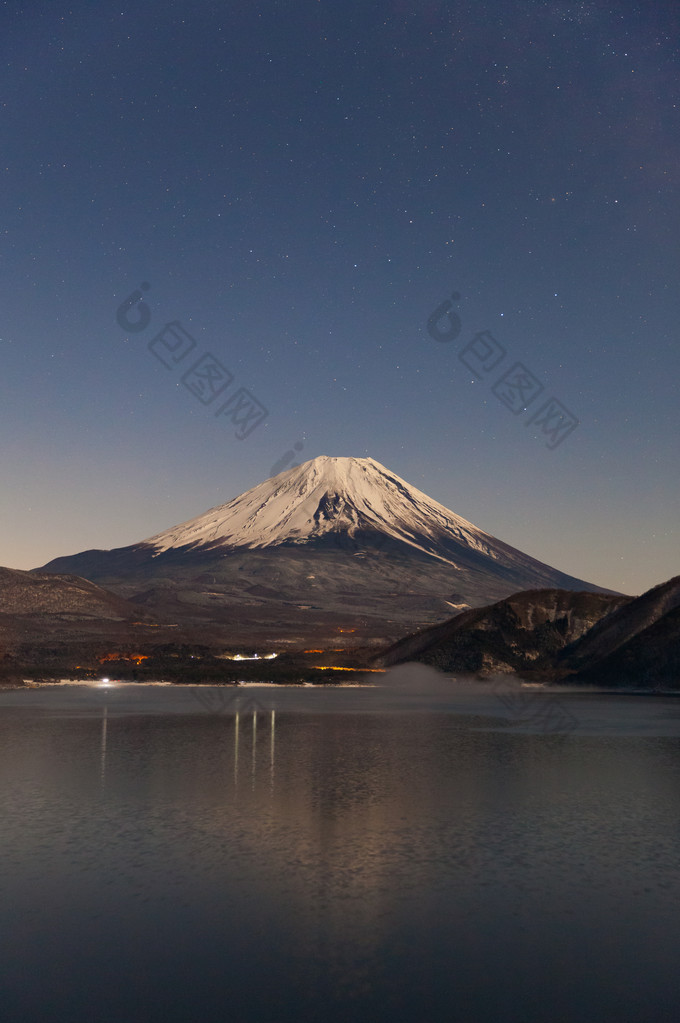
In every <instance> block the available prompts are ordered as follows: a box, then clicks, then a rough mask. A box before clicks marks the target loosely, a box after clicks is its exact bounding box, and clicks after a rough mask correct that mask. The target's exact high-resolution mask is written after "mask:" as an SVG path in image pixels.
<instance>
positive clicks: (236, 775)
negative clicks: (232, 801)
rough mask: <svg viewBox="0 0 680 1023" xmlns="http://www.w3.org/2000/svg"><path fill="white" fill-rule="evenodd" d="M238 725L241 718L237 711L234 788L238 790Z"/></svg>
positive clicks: (235, 722) (235, 719) (235, 720)
mask: <svg viewBox="0 0 680 1023" xmlns="http://www.w3.org/2000/svg"><path fill="white" fill-rule="evenodd" d="M238 724H239V717H238V711H236V717H235V718H234V788H238Z"/></svg>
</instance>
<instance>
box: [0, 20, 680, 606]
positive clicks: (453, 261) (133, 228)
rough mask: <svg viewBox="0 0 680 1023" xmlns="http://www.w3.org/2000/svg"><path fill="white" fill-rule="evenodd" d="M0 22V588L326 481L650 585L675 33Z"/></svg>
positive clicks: (674, 282) (672, 190) (670, 478)
mask: <svg viewBox="0 0 680 1023" xmlns="http://www.w3.org/2000/svg"><path fill="white" fill-rule="evenodd" d="M0 12H1V13H0V40H1V41H0V48H1V50H2V90H1V107H0V110H1V121H0V124H1V143H0V174H1V178H0V182H1V186H2V187H1V188H0V208H1V216H0V238H1V240H2V245H1V253H0V254H1V257H2V263H1V288H2V295H1V301H0V369H1V376H0V379H1V381H2V383H1V387H2V400H1V401H0V426H1V429H2V436H3V438H4V442H3V444H2V449H1V454H0V466H1V480H2V494H1V505H0V507H1V512H2V518H1V521H2V530H1V534H0V535H1V542H0V564H1V565H5V566H9V567H14V568H24V569H27V568H34V567H36V566H38V565H42V564H44V563H45V562H46V561H48V560H49V559H51V558H53V557H57V556H59V555H66V554H73V553H76V552H77V551H81V550H84V549H87V548H91V547H98V548H111V547H118V546H124V545H126V544H130V543H134V542H137V541H139V540H142V539H144V538H145V537H148V536H150V535H152V534H154V533H157V532H159V531H161V530H162V529H165V528H166V527H169V526H171V525H173V524H175V523H178V522H181V521H183V520H185V519H188V518H190V517H192V516H194V515H197V514H199V513H201V512H203V511H205V510H206V509H207V508H209V507H211V506H213V505H217V504H221V503H223V502H225V501H228V500H230V499H231V498H233V497H235V496H237V495H238V494H240V493H242V492H243V491H244V490H246V489H248V488H249V487H251V486H254V485H255V484H256V483H259V482H260V481H261V480H263V479H265V478H266V477H268V476H269V475H271V473H272V470H273V469H274V468H275V467H276V471H280V469H281V468H285V467H288V465H290V464H292V463H293V461H304V460H306V459H308V458H313V457H315V456H316V455H320V454H327V455H354V456H359V457H364V456H367V455H370V456H371V457H373V458H375V459H377V460H378V461H379V462H382V463H383V464H384V465H386V466H387V467H388V468H389V469H391V470H393V471H394V472H396V473H397V474H398V475H400V476H402V477H403V478H405V479H406V480H408V481H409V482H410V483H412V484H413V485H415V486H416V487H419V488H420V489H421V490H424V491H425V492H426V493H427V494H429V495H430V496H431V497H433V498H435V499H436V500H438V501H441V502H442V503H443V504H445V505H446V506H447V507H449V508H451V509H452V510H453V511H454V512H456V513H457V514H459V515H462V516H464V517H465V518H467V519H469V520H471V521H472V522H474V523H475V524H476V525H477V526H479V527H481V528H483V529H485V530H487V531H488V532H490V533H492V534H494V535H495V536H497V537H499V538H500V539H502V540H504V541H506V542H508V543H510V544H512V545H513V546H516V547H519V548H520V549H521V550H523V551H525V552H526V553H528V554H531V555H533V556H534V557H537V558H539V559H540V560H542V561H545V562H547V563H549V564H551V565H553V566H554V567H556V568H559V569H561V570H562V571H565V572H568V573H571V574H573V575H576V576H579V577H582V578H586V579H588V580H590V581H592V582H596V583H599V584H601V585H603V586H605V587H610V588H613V589H617V590H621V591H624V592H628V593H639V592H641V591H642V590H644V589H647V588H648V587H650V586H652V585H654V584H655V583H657V582H661V581H662V580H664V579H667V578H668V577H670V576H672V575H675V574H678V573H680V530H679V528H678V517H679V511H680V472H679V471H678V438H679V437H680V402H679V400H678V398H679V387H678V378H679V374H680V353H679V340H680V337H679V334H680V331H679V327H678V325H679V324H680V299H679V289H678V280H679V266H680V259H679V255H680V253H679V239H680V217H679V212H680V201H679V198H678V196H679V192H678V187H679V186H680V126H679V123H678V122H679V114H680V87H679V81H680V75H679V60H678V56H679V49H678V47H679V40H680V5H678V4H677V3H675V2H672V3H671V2H667V3H664V2H648V3H632V2H627V0H623V2H621V3H617V4H601V3H567V2H559V0H555V2H549V3H543V2H533V0H525V2H512V0H510V2H507V0H503V2H501V0H498V2H493V0H489V2H479V3H456V2H441V0H439V2H435V0H432V2H430V0H422V2H420V3H413V2H410V3H409V2H406V0H380V2H367V0H361V2H358V0H334V2H331V0H279V2H276V0H270V2H262V3H259V2H257V0H249V2H248V3H242V4H236V3H229V2H220V3H217V2H205V0H203V2H202V0H192V2H191V3H189V2H183V0H176V2H173V0H163V2H162V3H161V2H148V0H139V2H136V3H135V4H134V5H131V4H127V3H125V2H122V3H120V4H118V5H113V4H93V3H91V2H87V3H86V2H78V0H74V2H72V3H69V4H63V3H59V2H55V3H50V4H27V3H21V2H18V0H16V2H15V0H8V2H5V3H2V4H1V6H0ZM142 284H144V285H145V286H146V288H145V289H141V288H140V286H141V285H142ZM135 291H138V292H139V295H138V297H143V302H144V303H145V305H142V306H139V305H137V306H135V307H134V308H133V307H132V305H131V303H132V300H130V302H129V303H128V304H127V305H126V300H127V299H128V298H129V296H131V295H132V293H133V292H135ZM452 296H456V297H455V299H454V298H452ZM447 302H448V303H449V305H448V306H447V305H444V303H447ZM439 307H441V311H442V317H441V318H440V319H436V321H435V320H431V319H430V318H431V317H432V316H433V314H434V312H435V310H437V309H438V308H439ZM428 321H430V322H429V326H428ZM168 324H170V327H168V326H167V325H168ZM126 325H127V326H126ZM296 445H297V449H296V447H295V446H296Z"/></svg>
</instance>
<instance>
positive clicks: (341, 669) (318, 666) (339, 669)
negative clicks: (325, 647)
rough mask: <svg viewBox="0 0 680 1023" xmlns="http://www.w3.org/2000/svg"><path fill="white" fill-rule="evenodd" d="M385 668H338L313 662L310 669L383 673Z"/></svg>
mask: <svg viewBox="0 0 680 1023" xmlns="http://www.w3.org/2000/svg"><path fill="white" fill-rule="evenodd" d="M386 670H387V669H386V668H338V667H335V666H334V665H332V664H313V665H312V671H353V672H355V673H361V674H362V675H367V674H368V672H369V671H370V672H378V673H379V674H380V675H384V674H385V671H386Z"/></svg>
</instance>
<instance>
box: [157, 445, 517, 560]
mask: <svg viewBox="0 0 680 1023" xmlns="http://www.w3.org/2000/svg"><path fill="white" fill-rule="evenodd" d="M369 533H381V534H383V535H384V536H386V537H391V538H392V539H393V540H396V541H400V542H401V543H405V544H407V545H408V546H410V547H413V548H414V549H416V550H419V551H422V552H423V553H425V554H429V555H431V556H433V557H436V558H440V559H441V560H442V561H448V562H449V563H451V564H453V563H454V562H453V558H452V549H450V548H451V544H452V543H454V544H462V545H464V546H465V547H466V548H469V549H470V550H475V551H479V552H480V553H482V554H486V555H488V556H490V557H496V556H497V555H496V554H495V553H494V543H495V541H494V539H493V537H490V536H488V535H487V534H486V533H484V532H482V530H481V529H477V527H476V526H473V525H472V523H471V522H467V521H466V520H465V519H462V518H460V516H458V515H454V513H453V512H451V511H449V510H448V508H445V507H444V506H443V505H442V504H438V502H437V501H433V500H432V498H430V497H428V496H427V494H424V493H422V491H420V490H416V488H415V487H412V486H411V485H410V484H409V483H407V482H406V481H405V480H402V479H401V478H400V477H399V476H396V475H395V474H394V473H393V472H390V471H389V469H386V468H385V466H384V465H381V464H380V463H379V462H376V461H375V460H374V459H373V458H332V457H329V456H327V455H321V456H320V457H318V458H313V459H312V460H311V461H309V462H305V463H304V464H303V465H299V466H296V467H295V468H293V469H288V470H286V471H285V472H282V473H279V475H278V476H274V477H273V478H272V479H268V480H265V481H264V483H260V484H259V485H258V486H256V487H253V488H252V490H248V491H247V492H246V493H245V494H242V495H241V496H240V497H236V498H234V500H233V501H229V502H228V503H227V504H222V505H219V506H218V507H216V508H212V509H210V511H207V512H205V514H203V515H199V516H198V517H197V518H195V519H190V520H189V521H188V522H183V523H182V524H181V525H179V526H174V527H173V528H171V529H166V530H164V532H162V533H158V534H157V535H156V536H152V537H151V538H150V539H149V540H146V541H145V543H147V544H148V545H149V546H150V547H153V548H154V549H155V550H156V551H157V552H159V553H160V552H161V551H167V550H171V549H178V548H187V547H194V548H198V547H202V548H206V547H249V548H258V547H274V546H278V545H280V544H303V543H304V544H306V543H310V542H312V541H315V540H320V539H321V538H327V537H329V535H330V534H336V535H338V534H346V535H347V536H348V537H359V536H363V535H365V534H369Z"/></svg>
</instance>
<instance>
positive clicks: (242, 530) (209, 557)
mask: <svg viewBox="0 0 680 1023" xmlns="http://www.w3.org/2000/svg"><path fill="white" fill-rule="evenodd" d="M41 571H47V572H58V573H71V574H77V575H80V576H84V577H85V578H86V579H89V580H91V581H93V582H96V583H97V584H99V585H102V586H106V587H107V588H108V589H110V590H112V591H113V592H114V593H117V594H119V595H120V596H123V597H125V598H127V599H128V600H132V601H135V602H137V603H138V604H142V605H145V606H146V607H147V608H148V609H149V610H153V611H154V613H156V614H157V615H163V616H164V617H166V619H167V617H168V616H170V617H173V618H174V619H176V620H177V621H178V622H180V623H181V624H183V625H187V624H194V625H195V626H197V627H198V626H203V627H208V626H210V625H211V624H214V625H215V626H217V625H220V627H221V628H220V631H221V632H224V629H225V628H227V631H230V630H231V631H233V633H234V635H237V634H238V635H241V636H244V635H247V636H249V637H252V638H253V639H254V638H255V637H259V636H264V635H267V636H269V637H271V636H272V633H273V631H274V632H276V634H277V635H278V636H286V637H290V638H291V639H294V638H299V639H304V640H305V641H306V640H307V639H311V638H313V637H315V636H316V637H320V636H322V635H323V636H324V637H325V638H328V637H329V636H333V635H335V636H337V635H338V633H340V632H349V633H356V637H355V638H356V639H359V638H360V637H361V638H365V639H368V638H369V637H371V638H374V639H376V640H384V639H385V638H391V637H397V636H399V635H401V634H403V632H404V631H405V629H408V630H411V629H413V628H414V627H421V626H423V625H427V624H430V623H432V622H437V621H441V620H443V619H445V618H447V617H450V615H451V609H452V608H453V609H455V610H463V609H465V608H467V607H471V606H474V607H477V606H480V605H483V604H488V603H491V602H493V601H497V600H501V599H502V598H504V597H507V596H509V595H510V594H512V593H515V592H517V591H518V590H523V589H538V588H559V589H568V590H588V591H595V592H598V591H599V592H610V591H604V590H602V588H601V587H597V586H595V585H593V584H591V583H587V582H584V581H583V580H581V579H576V578H574V577H573V576H569V575H565V574H564V573H563V572H560V571H558V570H556V569H554V568H551V567H549V566H548V565H545V564H543V563H541V562H539V561H537V560H535V559H534V558H531V557H529V556H528V555H526V554H523V553H522V552H521V551H518V550H516V549H515V548H513V547H510V546H509V545H507V544H505V543H503V542H502V541H501V540H498V539H496V538H495V537H493V536H491V535H490V534H489V533H486V532H484V531H483V530H481V529H479V528H478V527H477V526H474V525H473V524H472V523H471V522H468V521H467V520H466V519H463V518H461V517H460V516H458V515H456V514H454V512H452V511H449V509H447V508H445V507H444V506H443V505H441V504H439V503H438V502H437V501H434V500H432V498H430V497H428V496H427V495H426V494H424V493H423V492H422V491H420V490H417V489H416V488H415V487H413V486H411V485H410V484H409V483H407V482H406V481H405V480H403V479H401V478H400V477H399V476H397V475H395V474H394V473H393V472H390V470H388V469H386V468H385V467H384V466H383V465H380V463H379V462H376V461H375V460H374V459H372V458H341V457H329V456H320V457H318V458H314V459H312V460H311V461H308V462H305V463H304V464H302V465H299V466H295V467H293V468H292V469H288V470H286V471H285V472H282V473H279V475H278V476H274V477H273V478H271V479H268V480H265V481H264V482H263V483H260V484H259V485H257V486H255V487H253V488H252V489H251V490H248V491H247V492H246V493H244V494H242V495H240V496H239V497H236V498H234V499H233V500H231V501H229V502H227V503H226V504H222V505H219V506H217V507H215V508H212V509H210V510H209V511H207V512H205V513H204V514H202V515H199V516H197V517H196V518H193V519H190V520H188V521H187V522H183V523H181V524H180V525H178V526H173V527H172V528H170V529H166V530H164V531H163V532H160V533H157V534H155V535H154V536H152V537H150V538H149V539H147V540H144V541H142V542H140V543H137V544H132V545H131V546H129V547H122V548H118V549H115V550H111V551H98V550H92V551H85V552H83V553H81V554H75V555H73V556H70V557H62V558H57V559H55V560H54V561H51V562H49V564H47V565H45V566H44V567H43V569H42V570H41Z"/></svg>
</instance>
